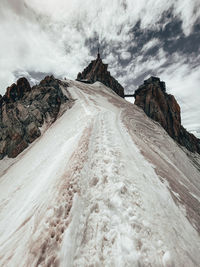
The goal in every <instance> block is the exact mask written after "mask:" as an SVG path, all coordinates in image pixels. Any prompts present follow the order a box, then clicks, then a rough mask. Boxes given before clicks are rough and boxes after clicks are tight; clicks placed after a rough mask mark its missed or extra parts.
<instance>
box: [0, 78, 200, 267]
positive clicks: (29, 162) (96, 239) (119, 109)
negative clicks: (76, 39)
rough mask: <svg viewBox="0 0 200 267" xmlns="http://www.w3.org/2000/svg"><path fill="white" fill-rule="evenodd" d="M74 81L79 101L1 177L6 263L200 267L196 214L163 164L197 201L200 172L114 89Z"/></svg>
mask: <svg viewBox="0 0 200 267" xmlns="http://www.w3.org/2000/svg"><path fill="white" fill-rule="evenodd" d="M67 83H68V84H69V87H68V88H67V90H68V91H69V92H70V94H71V96H72V97H73V98H74V99H75V100H76V101H75V104H74V106H73V107H72V108H71V109H70V110H67V111H66V112H65V113H64V114H63V115H62V116H61V117H60V118H59V119H58V120H57V121H56V122H55V123H54V124H53V125H51V127H50V128H49V129H48V130H47V131H46V132H45V133H44V134H43V136H42V137H41V138H39V139H38V140H37V141H36V142H35V143H34V144H33V145H32V146H31V147H30V148H28V149H27V150H26V151H24V152H23V153H22V154H21V155H20V156H19V157H18V159H17V160H16V161H15V162H14V163H13V165H10V167H8V169H7V170H5V171H4V174H3V175H2V177H1V178H0V197H1V202H0V231H1V232H0V266H61V267H62V266H63V267H64V266H67V267H71V266H120V267H121V266H198V265H199V263H200V256H199V248H200V238H199V235H198V233H197V231H196V229H195V228H196V227H195V226H196V224H197V223H196V221H195V219H196V217H194V218H192V220H191V221H192V222H191V221H189V220H188V218H187V212H186V208H187V207H186V208H185V207H184V201H182V199H181V196H179V191H178V186H177V191H176V192H175V191H173V190H172V188H171V187H170V183H171V180H170V178H173V177H168V176H167V174H166V175H165V176H164V175H163V176H162V175H161V173H159V172H158V170H157V168H158V167H160V168H159V170H160V172H161V170H162V168H163V166H164V167H165V168H166V169H167V170H166V171H167V172H168V173H170V174H172V176H173V175H174V177H176V176H177V177H176V181H177V183H178V184H179V183H180V185H181V183H182V184H184V186H185V188H186V187H187V189H188V192H189V193H188V192H185V194H186V196H187V197H188V196H190V203H194V204H195V205H196V202H195V201H199V200H198V197H200V186H199V185H198V182H197V181H198V179H200V174H199V172H198V171H197V170H196V169H195V168H194V166H193V165H192V163H191V162H189V159H188V157H187V156H186V155H185V153H184V152H182V150H181V149H180V148H179V147H177V146H176V144H175V143H174V141H173V140H172V139H171V138H169V137H168V135H166V133H165V131H164V130H163V129H162V128H161V127H160V126H159V125H157V124H155V123H154V122H152V121H151V120H150V119H148V118H147V117H146V116H145V115H144V113H143V111H141V110H139V109H138V108H137V107H134V106H133V105H131V104H129V103H127V102H126V101H125V100H123V99H121V98H119V97H118V96H116V95H115V94H114V93H113V92H112V91H111V90H110V89H109V88H107V87H105V86H103V85H102V84H100V83H95V84H94V85H88V84H82V83H80V82H73V81H67ZM63 90H64V88H63ZM142 123H144V124H145V127H148V130H147V129H145V130H144V129H143V127H144V126H143V125H141V124H142ZM137 127H138V128H139V130H138V128H137ZM136 128H137V131H136ZM157 133H159V135H157ZM155 137H156V141H155ZM146 142H148V148H147V147H146V148H145V151H143V150H144V145H145V144H146V145H147V143H146ZM163 143H165V145H163V146H162V148H161V145H162V144H163ZM172 145H173V146H174V147H175V148H174V149H173V155H177V157H178V158H179V159H176V158H172V157H171V150H170V149H169V148H170V147H171V146H172ZM144 152H145V153H146V154H145V153H144ZM154 154H155V155H154ZM149 155H150V156H151V157H149ZM5 160H6V161H8V163H7V164H8V166H9V160H8V159H5ZM181 162H184V163H186V164H187V165H186V166H187V167H184V166H182V163H181ZM4 163H5V162H4ZM162 164H164V165H162ZM183 165H184V164H183ZM177 173H178V174H177ZM189 174H190V175H189ZM191 176H192V177H191ZM163 179H165V180H163ZM172 180H173V179H172ZM174 190H175V189H174ZM190 192H191V194H190ZM192 195H193V196H192ZM175 196H176V197H177V199H179V200H181V201H179V203H178V202H177V200H176V199H175ZM192 201H193V202H192ZM186 204H187V203H186ZM186 204H185V205H186ZM188 205H189V204H188ZM197 219H198V218H197ZM197 219H196V220H197Z"/></svg>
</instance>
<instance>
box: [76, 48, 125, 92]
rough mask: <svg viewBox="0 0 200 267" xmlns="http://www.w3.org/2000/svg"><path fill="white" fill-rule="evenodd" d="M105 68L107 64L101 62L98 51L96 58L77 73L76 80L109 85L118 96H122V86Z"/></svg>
mask: <svg viewBox="0 0 200 267" xmlns="http://www.w3.org/2000/svg"><path fill="white" fill-rule="evenodd" d="M107 69H108V64H104V63H103V61H102V59H101V57H100V54H99V53H98V54H97V58H96V59H95V60H93V61H91V63H90V64H89V65H88V66H87V67H86V68H85V69H84V70H83V72H82V73H80V72H79V73H78V76H77V81H82V82H85V83H94V82H96V81H99V82H101V83H103V84H105V85H106V86H108V87H110V88H111V89H112V90H113V91H114V92H115V93H117V94H118V95H119V96H121V97H124V88H123V87H122V86H121V84H119V83H118V81H117V80H115V78H113V77H112V76H111V75H110V72H109V71H108V70H107Z"/></svg>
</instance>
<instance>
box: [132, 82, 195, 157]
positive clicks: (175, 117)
mask: <svg viewBox="0 0 200 267" xmlns="http://www.w3.org/2000/svg"><path fill="white" fill-rule="evenodd" d="M134 96H135V104H136V105H137V106H139V107H141V108H142V109H143V110H144V112H145V113H146V114H147V116H149V117H150V118H152V119H153V120H155V121H157V122H159V123H160V125H161V126H162V127H163V128H164V129H165V130H166V131H167V132H168V134H169V135H170V136H171V137H172V138H173V139H174V140H176V141H177V142H178V143H179V144H180V145H182V146H184V147H186V148H187V149H188V150H189V151H191V152H197V153H199V154H200V139H198V138H196V137H195V136H194V135H193V134H191V133H189V132H188V131H187V130H186V129H185V128H184V127H183V126H182V125H181V110H180V106H179V104H178V103H177V101H176V99H175V97H174V96H173V95H170V94H168V93H167V92H166V87H165V83H164V82H162V81H160V79H159V78H158V77H150V78H149V79H147V80H145V81H144V84H142V85H140V86H139V88H138V89H137V90H136V91H135V94H134Z"/></svg>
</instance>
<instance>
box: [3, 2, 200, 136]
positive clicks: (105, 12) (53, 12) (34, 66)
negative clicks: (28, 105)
mask: <svg viewBox="0 0 200 267" xmlns="http://www.w3.org/2000/svg"><path fill="white" fill-rule="evenodd" d="M0 36H1V41H0V94H4V93H5V91H6V88H7V87H8V86H9V85H11V84H12V83H13V82H15V81H16V80H17V79H18V78H19V77H22V76H25V77H27V78H28V79H29V80H30V82H31V83H32V84H34V83H37V82H39V80H40V79H41V78H43V77H44V76H45V75H48V74H54V76H55V77H58V78H63V77H67V78H69V79H75V78H76V76H77V73H78V72H79V71H82V70H83V68H85V67H86V66H87V65H88V64H89V62H90V61H91V60H92V59H93V58H94V57H96V53H97V47H98V45H100V50H101V57H102V58H103V61H104V62H105V63H108V64H109V70H110V72H111V74H112V75H113V76H114V77H115V78H116V79H117V80H118V81H119V82H120V83H121V84H122V86H123V87H124V88H125V91H126V93H133V92H134V90H136V89H137V88H138V86H139V85H140V84H142V83H143V81H144V79H147V78H148V77H149V76H151V75H154V76H158V77H160V79H161V80H163V81H165V82H166V87H167V92H168V93H170V94H173V95H174V96H175V97H176V99H177V101H178V103H179V104H180V106H181V117H182V124H183V126H184V127H185V128H186V129H187V130H189V131H190V132H193V133H194V134H195V135H196V136H198V137H200V104H199V103H200V64H199V63H200V53H199V52H200V45H199V44H200V1H199V0H190V1H188V0H168V1H163V0H148V1H146V0H109V1H108V0H85V1H82V0H48V1H47V0H46V1H45V0H31V1H28V0H1V1H0Z"/></svg>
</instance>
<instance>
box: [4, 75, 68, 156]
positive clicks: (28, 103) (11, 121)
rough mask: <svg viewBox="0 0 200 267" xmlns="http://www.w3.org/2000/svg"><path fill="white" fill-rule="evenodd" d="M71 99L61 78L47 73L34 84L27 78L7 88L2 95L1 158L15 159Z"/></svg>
mask: <svg viewBox="0 0 200 267" xmlns="http://www.w3.org/2000/svg"><path fill="white" fill-rule="evenodd" d="M66 100H67V98H66V96H64V95H63V93H62V90H61V88H60V86H59V80H57V79H55V78H54V77H53V76H47V77H46V78H45V79H44V80H42V81H41V82H40V84H39V85H36V86H33V87H32V88H31V87H30V84H29V82H28V81H27V79H26V78H20V79H19V80H18V81H17V83H16V84H15V83H14V84H12V85H11V86H10V87H8V88H7V91H6V94H5V95H4V96H3V97H0V159H2V158H3V157H5V156H6V155H8V157H11V158H14V157H16V156H17V155H18V154H19V153H20V152H22V151H23V150H24V149H25V148H26V147H27V146H28V144H29V143H32V142H33V141H34V140H35V139H36V138H38V137H39V136H40V135H41V132H40V127H41V126H42V125H43V123H44V122H45V121H48V122H49V121H51V122H53V121H54V120H55V119H56V117H57V115H58V113H59V110H60V106H61V104H62V103H64V102H66Z"/></svg>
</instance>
